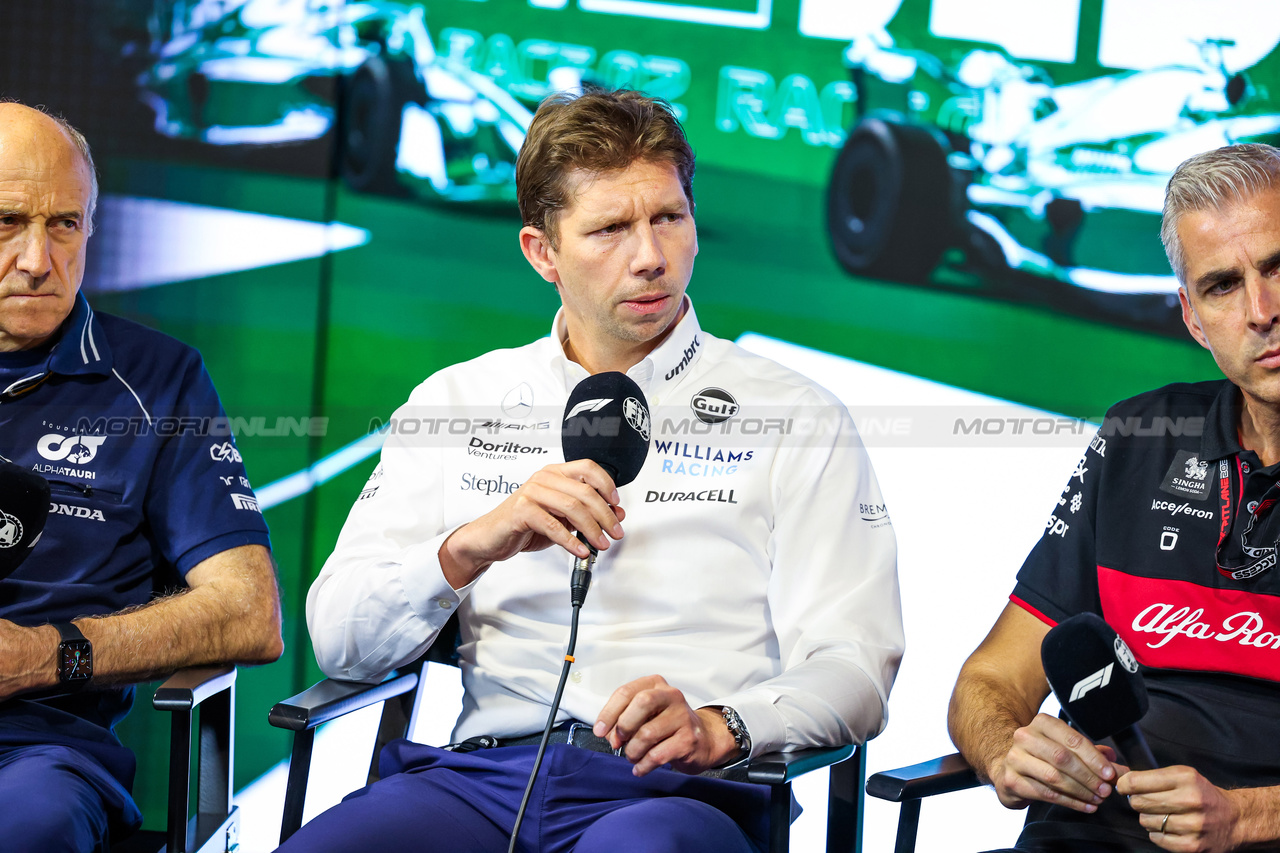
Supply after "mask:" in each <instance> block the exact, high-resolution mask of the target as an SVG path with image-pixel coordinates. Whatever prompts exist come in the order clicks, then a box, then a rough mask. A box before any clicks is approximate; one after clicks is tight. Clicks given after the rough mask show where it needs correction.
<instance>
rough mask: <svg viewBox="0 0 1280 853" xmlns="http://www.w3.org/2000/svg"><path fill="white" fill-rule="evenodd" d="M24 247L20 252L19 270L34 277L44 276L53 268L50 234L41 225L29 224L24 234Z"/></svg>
mask: <svg viewBox="0 0 1280 853" xmlns="http://www.w3.org/2000/svg"><path fill="white" fill-rule="evenodd" d="M22 241H23V244H22V248H21V250H20V251H19V252H18V270H19V271H20V272H25V273H27V274H28V275H30V276H31V277H32V278H44V277H45V276H46V275H48V274H49V271H50V270H51V269H53V259H52V258H51V257H50V256H49V235H48V234H47V233H46V232H45V230H44V228H41V227H40V226H39V225H35V224H32V225H29V226H28V227H27V228H26V229H25V232H24V233H23V235H22Z"/></svg>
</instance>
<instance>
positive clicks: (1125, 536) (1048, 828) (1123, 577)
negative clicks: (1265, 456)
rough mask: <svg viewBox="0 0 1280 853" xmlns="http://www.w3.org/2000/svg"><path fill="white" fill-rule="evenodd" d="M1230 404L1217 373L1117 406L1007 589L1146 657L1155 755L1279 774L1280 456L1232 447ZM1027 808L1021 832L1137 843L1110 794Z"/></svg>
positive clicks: (1262, 778)
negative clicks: (1090, 623) (1105, 629)
mask: <svg viewBox="0 0 1280 853" xmlns="http://www.w3.org/2000/svg"><path fill="white" fill-rule="evenodd" d="M1241 405H1242V399H1241V395H1240V391H1239V389H1237V388H1236V387H1235V386H1234V385H1232V384H1231V383H1230V382H1228V381H1226V380H1222V381H1217V382H1201V383H1195V384H1178V385H1169V386H1166V387H1164V388H1160V389H1158V390H1156V391H1151V392H1149V393H1146V394H1142V395H1140V396H1137V397H1133V398H1131V399H1129V400H1125V401H1123V402H1121V403H1118V404H1117V405H1116V406H1114V407H1113V408H1112V409H1111V410H1110V411H1109V412H1108V413H1107V417H1106V419H1105V420H1104V422H1103V425H1102V427H1101V428H1100V429H1099V431H1098V433H1097V435H1096V436H1095V438H1094V439H1093V441H1092V442H1091V444H1090V446H1089V448H1088V450H1086V451H1085V454H1084V457H1083V458H1082V459H1081V460H1080V462H1079V464H1078V465H1077V466H1076V469H1075V471H1074V472H1072V474H1071V477H1070V479H1069V480H1068V482H1067V487H1066V488H1065V489H1064V490H1063V492H1062V494H1061V496H1060V497H1059V498H1058V501H1057V504H1056V505H1055V506H1054V507H1053V511H1052V513H1051V514H1050V516H1049V519H1048V521H1047V522H1046V524H1045V531H1044V535H1043V536H1042V537H1041V538H1040V541H1039V542H1038V543H1037V544H1036V546H1035V548H1034V549H1033V550H1032V551H1031V554H1030V555H1029V556H1028V557H1027V559H1026V562H1025V563H1023V566H1022V569H1021V570H1020V571H1019V572H1018V582H1017V585H1016V586H1015V587H1014V591H1013V594H1012V595H1011V596H1010V599H1011V600H1012V601H1013V602H1014V603H1015V604H1017V605H1019V606H1021V607H1022V608H1024V609H1025V610H1027V611H1028V612H1029V613H1031V614H1032V615H1034V616H1036V617H1037V618H1039V619H1041V620H1042V621H1044V622H1045V623H1047V624H1049V625H1051V626H1052V625H1056V624H1057V623H1058V622H1059V621H1061V620H1063V619H1066V618H1067V617H1069V616H1072V615H1074V614H1076V613H1081V612H1086V611H1087V612H1091V613H1097V614H1099V615H1101V616H1102V617H1103V618H1104V619H1106V621H1107V623H1108V624H1110V625H1111V627H1112V628H1114V629H1115V631H1116V632H1117V633H1118V634H1119V635H1120V636H1121V637H1122V638H1123V639H1124V641H1125V643H1127V644H1128V646H1129V648H1130V649H1132V650H1133V654H1134V656H1135V657H1136V658H1137V660H1138V663H1139V664H1141V666H1142V674H1143V677H1144V678H1145V680H1146V683H1147V689H1148V693H1149V695H1150V699H1151V705H1150V710H1149V711H1148V713H1147V715H1146V717H1144V718H1143V720H1142V722H1141V724H1140V727H1141V728H1142V730H1143V732H1144V733H1145V734H1146V737H1147V739H1148V741H1149V742H1150V744H1151V749H1152V752H1153V753H1154V755H1155V757H1156V760H1157V761H1158V762H1159V763H1160V764H1161V765H1162V766H1166V765H1172V764H1187V765H1190V766H1192V767H1194V768H1196V769H1197V770H1198V771H1200V773H1202V774H1203V775H1204V776H1205V777H1206V778H1208V779H1209V780H1210V781H1211V782H1213V783H1214V784H1216V785H1218V786H1220V787H1260V786H1269V785H1280V568H1278V567H1276V566H1274V563H1275V550H1274V549H1275V546H1276V542H1277V539H1280V506H1277V505H1274V504H1275V498H1276V495H1277V491H1276V487H1277V479H1280V465H1273V466H1271V467H1268V468H1264V467H1262V464H1261V463H1260V461H1259V460H1258V457H1257V456H1256V455H1255V454H1254V453H1253V452H1252V451H1249V450H1244V449H1242V448H1241V446H1240V442H1239V439H1238V433H1237V425H1238V424H1239V423H1240V411H1241ZM1220 541H1221V549H1219V542H1220ZM1220 564H1221V567H1222V568H1220V567H1219V566H1220ZM1027 820H1028V825H1027V829H1026V830H1025V831H1024V833H1023V839H1024V841H1030V840H1033V839H1036V838H1044V837H1047V836H1048V835H1049V834H1063V835H1070V836H1074V837H1077V838H1096V839H1097V840H1102V839H1103V838H1106V837H1112V838H1114V837H1115V834H1116V833H1119V834H1120V835H1123V836H1126V842H1127V843H1128V846H1130V847H1139V848H1141V847H1145V846H1148V845H1149V842H1146V839H1147V834H1146V832H1145V831H1144V830H1142V829H1141V827H1140V826H1139V825H1138V822H1137V817H1136V815H1135V814H1134V813H1133V812H1132V811H1130V810H1129V809H1128V808H1127V806H1126V805H1124V801H1123V798H1120V797H1111V798H1109V799H1108V800H1107V801H1106V803H1105V804H1104V807H1103V808H1102V809H1100V810H1099V812H1098V814H1097V815H1094V816H1084V815H1079V814H1077V813H1075V812H1070V811H1069V810H1067V809H1064V808H1060V807H1051V806H1047V805H1044V804H1038V805H1037V806H1034V807H1033V808H1032V810H1031V812H1030V813H1029V814H1028V818H1027ZM1037 822H1041V825H1039V826H1037V825H1036V823H1037ZM1063 822H1065V823H1070V824H1072V826H1071V827H1069V828H1068V827H1065V826H1064V825H1063ZM1095 829H1096V830H1098V831H1099V834H1096V835H1095V833H1094V830H1095ZM1068 830H1069V831H1068ZM1130 838H1131V839H1132V842H1131V843H1130V842H1129V839H1130ZM1143 842H1146V843H1143ZM1151 849H1155V848H1154V846H1151Z"/></svg>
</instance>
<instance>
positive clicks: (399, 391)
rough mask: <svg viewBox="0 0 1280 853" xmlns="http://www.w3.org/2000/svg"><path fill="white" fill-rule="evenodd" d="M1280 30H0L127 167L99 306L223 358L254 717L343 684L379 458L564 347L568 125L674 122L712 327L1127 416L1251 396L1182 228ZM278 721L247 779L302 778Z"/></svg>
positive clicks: (469, 23) (973, 22)
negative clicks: (589, 109)
mask: <svg viewBox="0 0 1280 853" xmlns="http://www.w3.org/2000/svg"><path fill="white" fill-rule="evenodd" d="M1273 7H1274V3H1273V2H1272V0H1232V2H1220V3H1202V2H1195V0H1038V2H1035V3H1028V2H1025V0H932V1H931V2H930V0H858V2H851V0H424V2H392V0H369V2H356V1H355V0H348V2H341V0H103V2H95V3H84V2H82V0H46V2H44V3H40V4H24V3H6V4H3V9H0V25H2V31H3V33H4V36H3V39H4V42H3V43H4V46H5V50H4V52H3V57H2V58H0V95H3V96H5V97H12V98H17V99H19V100H22V101H24V102H27V103H40V104H44V105H46V106H47V107H48V108H50V109H51V110H53V111H55V112H58V113H61V114H63V115H65V116H66V117H67V118H68V119H69V120H70V121H72V122H73V123H74V124H76V125H77V126H79V127H81V128H82V129H83V130H84V131H85V132H86V134H87V135H88V137H89V139H90V141H91V143H92V144H93V146H94V151H95V155H96V157H97V161H98V166H99V171H100V175H101V179H102V188H103V198H102V202H101V205H100V208H99V213H98V217H97V218H98V222H97V224H98V232H97V234H96V235H95V236H94V237H93V239H92V241H91V260H90V264H89V271H88V274H87V276H86V281H85V287H86V290H87V291H88V292H89V293H90V298H91V299H92V300H93V302H94V304H95V307H96V308H97V309H98V310H105V311H111V312H115V313H119V314H124V315H127V316H130V317H133V318H136V319H139V320H141V321H143V322H145V323H148V324H150V325H153V326H155V327H158V328H160V329H162V330H163V331H166V332H168V333H170V334H173V335H176V336H177V337H180V338H182V339H183V340H186V341H188V342H189V343H192V344H193V345H195V346H197V347H198V348H199V349H200V350H201V352H202V353H203V354H204V357H205V359H206V362H207V363H208V365H209V368H210V371H211V373H212V374H213V376H214V379H215V381H216V383H217V384H218V387H219V389H220V391H221V393H222V397H223V401H224V404H225V405H226V408H227V409H228V413H229V415H230V416H231V419H232V423H233V425H234V428H235V429H236V433H237V440H238V442H239V446H240V448H241V450H242V452H243V455H244V457H245V460H246V465H247V467H248V470H249V473H250V475H251V476H252V478H253V481H254V485H255V486H256V487H258V489H259V495H260V497H261V498H262V499H263V500H262V505H263V507H264V509H265V511H266V515H267V519H268V521H269V523H270V524H271V527H272V532H273V543H274V545H275V552H276V556H277V559H278V560H279V562H280V568H281V582H282V585H283V588H284V601H285V607H286V632H287V633H286V640H287V642H288V645H289V651H288V653H287V655H286V658H285V659H284V660H283V661H282V662H281V663H279V664H276V665H273V666H272V667H267V668H263V669H259V670H249V671H247V672H246V673H244V674H242V675H241V692H240V700H239V702H240V705H241V708H242V712H243V714H244V715H245V717H244V718H245V719H255V720H256V719H260V717H261V711H262V709H263V708H265V707H267V706H269V704H270V703H271V702H272V701H275V700H276V699H278V698H280V697H281V685H282V683H287V684H290V685H293V686H294V689H300V688H301V687H303V686H305V685H306V684H307V683H308V682H309V681H310V680H311V679H312V678H314V677H315V676H316V675H317V673H316V670H315V666H314V662H313V661H312V658H311V654H310V649H309V645H308V642H307V638H306V630H305V626H304V625H303V620H302V607H303V602H304V601H305V595H306V590H307V588H308V586H309V584H310V582H311V579H312V578H314V576H315V574H316V573H317V571H318V569H319V566H320V564H321V563H322V562H323V560H324V558H325V557H326V556H327V554H328V553H329V550H330V549H331V547H332V544H333V541H334V539H335V538H336V535H337V531H338V529H339V528H340V526H341V523H342V521H343V519H344V518H345V515H346V512H347V509H348V508H349V507H350V505H351V502H352V500H354V498H355V496H356V495H357V494H358V493H359V491H360V486H361V484H362V482H363V480H364V478H365V477H366V476H367V475H368V472H369V469H370V468H371V467H372V465H373V460H372V459H371V458H370V457H371V454H373V453H375V452H376V450H377V441H376V435H375V436H374V437H373V438H372V439H371V438H369V436H370V433H371V432H375V431H376V427H377V426H378V425H379V424H381V423H385V421H386V419H387V418H388V416H389V415H390V413H391V412H392V411H393V410H394V409H395V407H396V406H397V405H399V404H400V403H401V402H403V401H404V399H405V398H406V397H407V395H408V393H409V391H410V390H411V389H412V388H413V387H414V385H416V384H417V383H418V382H420V381H421V380H422V379H423V378H424V377H426V376H427V375H429V374H430V373H432V372H433V371H435V370H438V369H439V368H441V367H444V366H446V365H448V364H451V363H454V362H457V361H460V360H463V359H467V358H472V357H474V356H477V355H479V354H481V353H483V352H486V351H488V350H491V349H494V348H497V347H505V346H516V345H520V344H523V343H526V342H528V341H529V340H532V339H533V338H536V337H538V336H541V335H545V334H546V333H547V332H548V330H549V328H550V323H551V318H552V315H553V314H554V312H555V309H556V307H557V306H558V299H557V297H556V295H555V293H554V291H553V290H552V289H551V288H550V286H548V285H547V284H546V283H545V282H543V281H542V280H541V279H539V278H538V277H537V275H536V274H534V273H533V272H532V270H530V269H529V267H528V265H527V264H526V262H525V261H524V259H523V258H522V257H521V255H520V252H519V249H518V245H517V241H516V233H517V231H518V229H519V226H520V221H519V216H518V213H517V211H516V208H515V201H514V161H515V156H516V152H517V151H518V150H519V148H520V145H521V144H522V142H523V139H524V134H525V132H526V130H527V128H528V126H529V122H530V120H531V117H532V114H533V111H534V110H535V109H536V107H537V104H538V103H539V101H540V100H541V99H543V98H544V97H546V96H547V95H549V94H552V93H554V92H558V91H574V90H578V89H581V88H583V87H588V86H604V87H631V88H638V89H642V90H644V91H646V92H648V93H650V94H653V95H658V96H661V97H663V98H665V99H667V100H668V101H669V102H670V103H671V105H672V108H673V110H675V112H676V113H677V115H679V116H680V117H681V119H682V120H683V122H684V124H685V127H686V129H687V131H688V134H689V137H690V140H691V142H692V144H693V146H694V148H695V151H696V153H697V157H698V176H697V179H696V181H695V194H696V202H697V213H696V216H697V224H698V230H699V238H700V246H701V253H700V255H699V258H698V266H697V270H696V272H695V274H694V277H693V282H692V284H691V288H690V294H691V296H692V298H693V300H694V302H695V303H696V305H697V307H698V314H699V318H700V320H701V321H702V323H703V325H704V326H705V327H706V328H707V329H708V330H709V331H711V332H713V333H715V334H717V335H720V336H722V337H726V338H730V339H737V338H739V337H740V336H742V335H743V334H745V333H748V332H753V333H758V334H762V335H766V336H769V337H770V338H771V339H775V340H780V341H785V342H788V343H790V344H795V345H798V346H800V347H805V348H810V349H812V350H816V351H820V352H823V353H829V354H832V355H834V356H839V357H843V358H845V359H854V360H857V361H859V362H863V363H867V364H871V365H878V366H880V367H886V368H890V369H892V370H894V371H900V372H902V373H905V374H911V375H914V376H919V377H924V378H927V379H930V380H935V381H938V382H942V383H946V384H948V385H953V386H959V387H961V388H965V389H971V390H974V391H978V392H982V393H984V394H987V395H991V396H994V397H998V398H1003V399H1006V400H1012V401H1016V402H1018V403H1021V404H1027V405H1030V406H1034V407H1037V408H1039V409H1045V410H1049V411H1050V412H1054V413H1063V414H1066V415H1070V416H1073V417H1083V418H1094V419H1096V418H1098V417H1100V416H1101V415H1102V414H1103V412H1104V411H1105V409H1106V407H1107V406H1108V405H1109V404H1110V403H1111V402H1114V401H1115V400H1117V399H1119V398H1121V397H1124V396H1128V395H1130V394H1133V393H1137V392H1140V391H1143V390H1147V389H1149V388H1151V387H1154V386H1157V385H1160V384H1163V383H1165V382H1170V381H1187V380H1196V379H1203V378H1211V377H1214V376H1216V375H1218V374H1217V371H1216V369H1215V367H1214V365H1213V363H1212V360H1211V359H1210V357H1209V356H1208V354H1207V353H1205V352H1204V351H1203V350H1201V349H1200V348H1198V347H1197V346H1196V345H1195V344H1194V343H1193V342H1192V341H1191V340H1190V339H1189V337H1188V336H1187V335H1186V333H1185V330H1184V329H1183V327H1182V321H1181V318H1180V314H1179V309H1178V300H1177V296H1176V281H1175V280H1174V279H1173V277H1172V275H1171V273H1170V270H1169V266H1168V264H1167V262H1166V261H1165V258H1164V254H1163V251H1162V248H1161V245H1160V242H1159V238H1158V230H1159V213H1160V207H1161V202H1162V196H1163V187H1164V184H1165V182H1166V181H1167V180H1168V177H1169V175H1170V173H1171V172H1172V170H1173V169H1174V168H1175V167H1176V166H1177V164H1178V163H1179V162H1181V161H1182V160H1183V159H1185V158H1186V157H1188V156H1191V155H1192V154H1195V153H1198V152H1200V151H1204V150H1207V149H1210V148H1214V147H1217V146H1221V145H1224V144H1229V143H1232V142H1242V141H1261V142H1275V141H1277V140H1280V57H1278V56H1277V52H1276V46H1277V44H1278V43H1280V14H1277V13H1276V11H1275V10H1274V8H1273ZM881 414H883V413H881ZM1064 476H1065V474H1064ZM1011 570H1012V567H1011V568H1010V571H1011ZM144 720H145V718H143V717H142V716H140V715H139V714H135V715H134V717H132V718H131V719H130V720H129V721H128V722H127V723H126V724H125V729H124V730H125V732H126V735H127V737H129V738H130V739H131V742H133V743H135V744H138V745H140V746H143V747H144V749H143V754H144V765H145V764H146V762H147V761H149V760H150V759H148V758H146V757H145V756H146V755H147V754H148V753H147V752H146V749H145V745H146V744H148V743H150V744H152V745H154V746H155V753H156V754H157V755H160V756H162V755H163V743H164V737H163V733H162V732H160V731H159V730H158V729H156V728H155V727H154V726H150V727H148V726H147V725H146V723H145V721H144ZM263 728H265V727H261V726H253V727H247V728H246V729H245V730H244V731H243V732H242V733H241V735H240V738H241V740H240V743H241V752H242V754H243V755H242V758H241V762H240V764H239V765H238V773H237V775H238V778H239V779H240V781H244V780H246V779H248V778H252V777H253V776H255V775H256V774H257V773H259V772H261V771H262V770H263V769H264V768H265V767H266V766H268V765H269V764H271V763H273V762H274V761H275V760H276V759H277V758H278V757H279V756H281V755H283V753H284V749H285V747H284V743H283V740H282V739H281V738H280V737H278V736H277V735H276V734H275V733H273V732H263V731H262V729H263ZM157 760H158V761H160V762H162V758H161V759H157ZM147 775H148V774H146V773H142V774H140V780H145V779H146V778H147ZM140 784H143V785H144V786H145V784H146V782H145V781H143V782H140ZM140 796H144V797H145V796H149V795H147V794H145V792H144V793H143V794H140ZM148 813H149V814H159V815H163V801H162V794H160V793H157V794H156V795H155V798H154V799H153V801H152V807H151V808H149V809H148Z"/></svg>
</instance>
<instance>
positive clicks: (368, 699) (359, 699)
mask: <svg viewBox="0 0 1280 853" xmlns="http://www.w3.org/2000/svg"><path fill="white" fill-rule="evenodd" d="M417 686H418V673H416V672H408V673H405V674H403V675H396V674H394V673H393V674H392V675H391V676H390V677H389V678H387V679H386V680H385V681H382V682H380V683H378V684H360V683H359V682H354V681H335V680H334V679H332V678H326V679H325V680H324V681H320V682H317V683H316V684H313V685H312V686H311V687H308V688H307V689H306V690H304V691H302V692H301V693H299V694H298V695H296V696H291V697H289V698H288V699H285V700H284V701H283V702H277V703H276V704H275V705H274V706H273V707H272V708H271V712H270V713H269V714H268V715H267V721H268V722H270V723H271V725H273V726H275V727H276V728H281V729H289V730H291V731H295V732H301V731H306V730H307V729H313V728H315V727H316V726H318V725H320V724H321V723H327V722H329V721H330V720H336V719H337V718H339V717H342V716H345V715H346V714H350V713H351V712H352V711H358V710H360V709H361V708H366V707H368V706H370V705H374V704H377V703H378V702H382V701H384V700H386V699H390V698H392V697H394V696H400V695H402V694H404V693H408V692H409V691H411V690H413V689H414V688H416V687H417Z"/></svg>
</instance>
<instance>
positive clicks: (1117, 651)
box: [1040, 613, 1147, 742]
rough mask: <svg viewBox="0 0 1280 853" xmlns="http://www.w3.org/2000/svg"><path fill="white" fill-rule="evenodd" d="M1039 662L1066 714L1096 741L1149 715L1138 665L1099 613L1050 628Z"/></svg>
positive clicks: (1144, 688)
mask: <svg viewBox="0 0 1280 853" xmlns="http://www.w3.org/2000/svg"><path fill="white" fill-rule="evenodd" d="M1040 660H1041V662H1042V663H1043V664H1044V674H1045V675H1046V676H1047V677H1048V679H1049V686H1050V687H1051V688H1053V695H1054V696H1056V697H1058V703H1059V704H1060V705H1062V710H1063V711H1065V712H1066V714H1067V717H1068V718H1069V719H1070V720H1071V722H1072V723H1074V724H1075V726H1076V728H1078V729H1079V730H1080V731H1081V732H1083V733H1084V734H1085V735H1086V736H1087V737H1089V739H1090V740H1093V741H1094V742H1097V741H1100V740H1102V739H1103V738H1108V737H1111V736H1112V735H1114V734H1116V733H1117V732H1119V731H1120V730H1121V729H1124V728H1125V727H1126V726H1132V725H1134V724H1136V723H1137V722H1138V721H1139V720H1141V719H1142V717H1143V715H1145V714H1146V713H1147V685H1146V683H1145V682H1143V680H1142V676H1141V675H1140V674H1139V673H1138V662H1137V660H1135V659H1134V657H1133V653H1132V652H1131V651H1129V647H1128V646H1127V645H1125V642H1124V640H1122V639H1120V637H1118V636H1117V635H1116V632H1115V631H1114V630H1113V629H1112V628H1111V626H1110V625H1108V624H1107V623H1106V622H1104V621H1103V620H1102V618H1101V617H1100V616H1097V615H1096V614H1093V613H1079V614H1077V615H1075V616H1072V617H1071V618H1070V619H1064V620H1063V621H1062V622H1060V623H1059V624H1057V625H1056V626H1054V627H1053V628H1051V629H1050V630H1049V633H1048V634H1046V635H1045V638H1044V642H1043V643H1041V645H1040Z"/></svg>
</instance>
